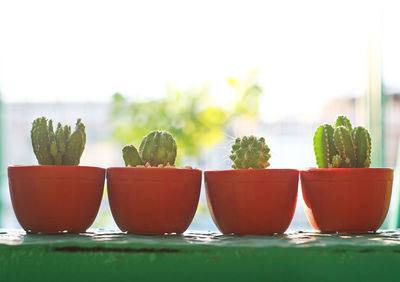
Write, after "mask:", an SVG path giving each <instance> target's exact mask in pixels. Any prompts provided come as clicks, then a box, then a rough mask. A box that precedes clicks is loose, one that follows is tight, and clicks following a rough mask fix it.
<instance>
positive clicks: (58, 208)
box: [8, 165, 105, 233]
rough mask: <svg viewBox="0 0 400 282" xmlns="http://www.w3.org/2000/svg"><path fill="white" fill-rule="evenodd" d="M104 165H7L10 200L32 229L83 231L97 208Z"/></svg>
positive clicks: (21, 218) (94, 215) (21, 221)
mask: <svg viewBox="0 0 400 282" xmlns="http://www.w3.org/2000/svg"><path fill="white" fill-rule="evenodd" d="M104 178H105V169H103V168H99V167H88V166H66V165H38V166H9V167H8V180H9V187H10V196H11V202H12V205H13V208H14V212H15V215H16V217H17V220H18V222H19V224H20V225H21V226H22V228H24V230H25V231H27V232H31V233H60V232H65V231H68V232H71V233H81V232H85V231H86V230H87V229H88V228H89V227H90V226H91V225H92V223H93V221H94V219H95V218H96V215H97V213H98V211H99V207H100V202H101V198H102V196H103V189H104Z"/></svg>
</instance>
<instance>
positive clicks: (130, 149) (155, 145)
mask: <svg viewBox="0 0 400 282" xmlns="http://www.w3.org/2000/svg"><path fill="white" fill-rule="evenodd" d="M176 152H177V145H176V141H175V139H174V137H172V135H171V133H169V132H168V131H165V130H154V131H151V132H149V133H148V134H147V135H146V136H144V137H143V139H142V142H141V143H140V146H139V152H138V150H137V149H136V147H135V146H133V145H126V146H125V147H124V148H123V149H122V155H123V158H124V162H125V165H126V166H132V167H135V166H146V167H151V166H152V167H171V166H173V165H174V164H175V159H176Z"/></svg>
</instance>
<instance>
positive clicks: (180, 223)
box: [107, 130, 202, 235]
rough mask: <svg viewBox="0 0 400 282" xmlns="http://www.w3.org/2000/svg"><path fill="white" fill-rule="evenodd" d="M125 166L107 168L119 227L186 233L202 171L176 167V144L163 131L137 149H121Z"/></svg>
mask: <svg viewBox="0 0 400 282" xmlns="http://www.w3.org/2000/svg"><path fill="white" fill-rule="evenodd" d="M122 153H123V159H124V161H125V165H126V167H114V168H109V169H107V189H108V198H109V202H110V208H111V212H112V215H113V217H114V219H115V222H116V223H117V225H118V227H119V228H120V229H121V230H122V231H127V232H129V233H135V234H144V235H154V234H171V233H177V234H180V233H183V232H184V231H185V230H186V229H187V228H188V227H189V225H190V223H191V221H192V219H193V217H194V214H195V212H196V208H197V205H198V201H199V195H200V187H201V175H202V173H201V170H198V169H191V167H185V168H183V169H180V168H176V167H175V166H174V164H175V158H176V154H177V145H176V142H175V139H174V138H173V136H172V135H171V134H170V133H169V132H167V131H163V130H156V131H152V132H150V133H148V134H147V135H146V136H145V137H144V138H143V140H142V142H141V144H140V146H139V151H138V150H137V149H136V147H135V146H133V145H127V146H125V147H124V148H123V149H122Z"/></svg>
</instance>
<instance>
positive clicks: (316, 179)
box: [300, 168, 393, 233]
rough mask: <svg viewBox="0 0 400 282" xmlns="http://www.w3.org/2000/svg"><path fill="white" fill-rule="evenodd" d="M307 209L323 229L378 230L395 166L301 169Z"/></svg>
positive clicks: (384, 212) (315, 226)
mask: <svg viewBox="0 0 400 282" xmlns="http://www.w3.org/2000/svg"><path fill="white" fill-rule="evenodd" d="M300 178H301V186H302V191H303V198H304V202H305V206H304V209H305V212H306V215H307V218H308V220H309V221H310V223H311V225H312V226H313V227H314V228H315V229H317V230H319V231H322V232H342V233H367V232H369V231H372V232H375V231H376V230H377V229H378V228H379V227H380V226H381V225H382V223H383V221H384V220H385V217H386V214H387V212H388V209H389V204H390V197H391V194H392V182H393V169H390V168H334V169H310V170H306V171H302V172H301V173H300Z"/></svg>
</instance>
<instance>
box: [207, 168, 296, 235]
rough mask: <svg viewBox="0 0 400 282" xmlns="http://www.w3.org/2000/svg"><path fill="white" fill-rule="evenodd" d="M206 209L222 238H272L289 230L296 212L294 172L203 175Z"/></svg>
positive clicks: (259, 171) (252, 171)
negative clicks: (268, 236)
mask: <svg viewBox="0 0 400 282" xmlns="http://www.w3.org/2000/svg"><path fill="white" fill-rule="evenodd" d="M204 177H205V184H206V194H207V202H208V208H209V210H210V213H211V216H212V218H213V220H214V222H215V224H216V225H217V227H218V229H219V230H220V231H221V232H222V233H224V234H231V233H233V234H238V235H271V234H274V233H283V232H285V231H286V229H287V228H288V227H289V224H290V222H291V221H292V218H293V215H294V211H295V209H296V200H297V187H298V179H299V172H298V171H297V170H294V169H240V170H223V171H206V172H205V176H204Z"/></svg>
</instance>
